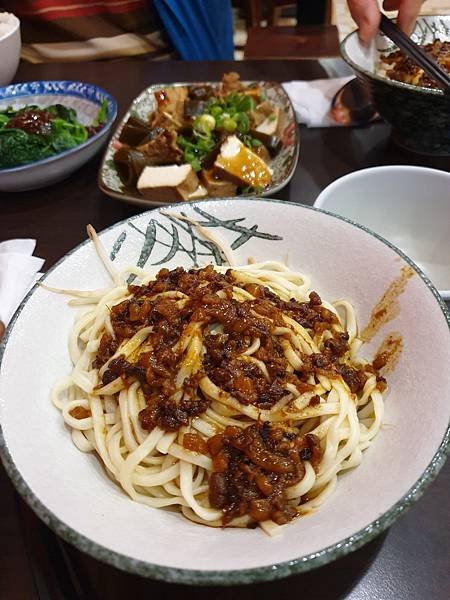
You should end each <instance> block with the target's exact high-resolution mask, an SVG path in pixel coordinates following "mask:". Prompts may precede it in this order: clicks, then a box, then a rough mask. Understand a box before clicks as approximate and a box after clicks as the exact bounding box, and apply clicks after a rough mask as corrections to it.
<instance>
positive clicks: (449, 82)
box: [380, 14, 450, 92]
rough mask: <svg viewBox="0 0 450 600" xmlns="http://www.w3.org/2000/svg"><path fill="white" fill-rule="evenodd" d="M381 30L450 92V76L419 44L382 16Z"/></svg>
mask: <svg viewBox="0 0 450 600" xmlns="http://www.w3.org/2000/svg"><path fill="white" fill-rule="evenodd" d="M380 30H381V31H382V32H383V33H384V34H385V35H387V37H388V38H389V39H391V40H392V41H393V42H394V43H395V44H397V46H398V47H399V48H400V49H401V50H403V52H404V53H405V54H407V55H408V56H409V57H410V58H411V59H412V60H413V61H414V62H415V63H417V64H418V65H419V67H422V69H423V70H424V71H425V73H426V74H427V75H429V76H430V77H432V78H433V79H434V80H435V81H436V82H437V83H438V84H439V85H440V87H441V88H443V89H444V90H445V91H447V92H449V91H450V75H448V73H446V72H445V71H444V69H442V68H441V67H440V66H439V65H438V64H437V63H436V62H435V61H434V60H433V59H432V58H431V57H430V56H429V55H428V54H427V53H426V52H425V50H423V48H421V47H420V46H419V45H418V44H416V43H415V42H413V41H412V39H410V38H409V37H408V36H407V35H406V34H405V33H403V31H402V30H401V29H399V28H398V27H397V25H396V24H395V23H394V22H393V21H391V20H390V19H388V18H387V17H386V16H385V15H383V14H382V15H381V22H380Z"/></svg>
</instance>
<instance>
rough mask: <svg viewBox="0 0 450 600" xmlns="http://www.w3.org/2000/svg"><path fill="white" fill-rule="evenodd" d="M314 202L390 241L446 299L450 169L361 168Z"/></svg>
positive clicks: (448, 288)
mask: <svg viewBox="0 0 450 600" xmlns="http://www.w3.org/2000/svg"><path fill="white" fill-rule="evenodd" d="M314 206H317V207H318V208H322V209H323V210H327V211H330V212H333V213H337V214H339V215H342V216H344V217H347V218H349V219H352V220H353V221H357V222H358V223H360V224H361V225H364V226H365V227H369V228H370V229H371V230H373V231H376V232H377V233H379V234H380V235H382V236H383V237H384V238H386V239H388V240H389V241H390V242H392V243H393V244H395V245H396V246H398V247H399V248H401V249H402V250H403V251H404V252H406V253H407V254H408V256H410V257H411V258H412V259H413V260H414V262H415V263H416V264H417V265H418V266H419V267H420V268H421V269H423V271H425V273H426V274H427V275H428V277H429V278H430V279H431V281H432V282H433V283H434V285H435V286H436V287H437V288H438V289H439V293H440V294H441V296H442V297H443V298H444V300H447V301H449V300H450V269H449V264H448V257H449V256H450V238H449V236H448V224H449V215H450V174H449V173H446V172H445V171H438V170H437V169H427V168H425V167H413V166H407V165H395V166H386V167H373V168H371V169H361V170H360V171H355V172H354V173H349V174H348V175H344V177H340V178H339V179H337V180H336V181H333V182H332V183H330V185H328V186H327V187H326V188H325V189H324V190H323V191H322V192H321V193H320V194H319V196H318V197H317V199H316V201H315V203H314Z"/></svg>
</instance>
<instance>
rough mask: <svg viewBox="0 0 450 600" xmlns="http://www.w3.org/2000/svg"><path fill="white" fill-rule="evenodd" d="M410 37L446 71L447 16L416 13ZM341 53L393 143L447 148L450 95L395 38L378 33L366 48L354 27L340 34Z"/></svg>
mask: <svg viewBox="0 0 450 600" xmlns="http://www.w3.org/2000/svg"><path fill="white" fill-rule="evenodd" d="M411 37H412V39H413V40H414V41H415V42H416V43H418V44H420V45H421V46H423V47H424V49H425V50H426V51H427V52H428V53H429V54H430V55H431V56H432V57H433V58H434V59H435V60H437V61H438V62H439V64H440V65H441V67H442V68H444V69H445V70H447V71H449V72H450V16H422V17H419V18H418V19H417V23H416V26H415V29H414V32H413V34H412V36H411ZM341 54H342V57H343V58H344V60H345V61H346V62H347V63H348V64H349V65H350V67H352V69H353V70H354V71H355V73H356V75H357V76H358V77H359V78H360V79H361V80H362V81H363V82H364V83H365V84H366V85H367V86H368V87H369V89H370V91H371V94H372V99H373V103H374V105H375V108H376V109H377V111H378V113H379V114H380V116H381V117H383V119H385V120H386V121H387V123H389V125H391V126H392V137H393V139H394V141H395V142H396V143H398V144H399V145H400V146H403V147H405V148H407V149H408V150H412V151H413V152H418V153H420V154H431V155H444V156H446V155H448V154H450V137H449V134H448V132H449V119H450V103H449V99H448V96H446V95H445V94H444V91H443V90H442V89H440V88H438V87H437V84H436V83H435V82H434V81H433V80H432V79H430V78H429V77H428V76H427V75H425V74H424V72H423V71H422V69H420V68H419V67H418V66H417V65H415V64H414V63H413V62H412V61H411V60H410V59H408V58H406V57H405V56H404V55H403V53H402V52H400V51H399V50H398V48H397V47H396V46H395V45H394V44H393V42H391V41H390V40H389V39H388V38H386V37H385V36H384V35H383V34H381V33H380V34H379V35H378V36H377V38H376V40H375V42H374V43H373V44H372V45H371V47H370V49H365V48H363V47H362V46H361V45H360V43H359V40H358V33H357V31H354V32H353V33H351V34H350V35H348V36H347V37H346V38H345V39H344V40H343V42H342V44H341Z"/></svg>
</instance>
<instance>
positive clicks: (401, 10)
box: [347, 0, 424, 44]
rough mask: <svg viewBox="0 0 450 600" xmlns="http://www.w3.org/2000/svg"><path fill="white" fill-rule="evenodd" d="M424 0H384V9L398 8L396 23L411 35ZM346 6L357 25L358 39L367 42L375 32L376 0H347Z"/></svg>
mask: <svg viewBox="0 0 450 600" xmlns="http://www.w3.org/2000/svg"><path fill="white" fill-rule="evenodd" d="M423 1H424V0H384V2H383V8H384V9H385V10H398V16H397V23H398V25H399V27H400V29H402V30H403V31H404V32H405V33H406V34H407V35H411V33H412V30H413V28H414V23H415V22H416V18H417V15H418V14H419V11H420V7H421V6H422V4H423ZM347 3H348V7H349V9H350V13H351V15H352V17H353V19H354V20H355V21H356V23H357V25H358V27H359V39H360V40H361V42H362V43H364V44H368V43H369V42H370V41H371V40H372V39H373V38H374V37H375V36H376V34H377V32H378V27H379V25H380V17H381V13H380V10H379V8H378V3H377V0H348V2H347Z"/></svg>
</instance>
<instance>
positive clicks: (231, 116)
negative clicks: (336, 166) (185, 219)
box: [98, 73, 299, 207]
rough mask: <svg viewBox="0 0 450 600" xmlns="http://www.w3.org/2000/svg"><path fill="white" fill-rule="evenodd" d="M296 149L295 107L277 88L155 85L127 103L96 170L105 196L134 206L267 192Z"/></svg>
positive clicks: (280, 182) (235, 80)
mask: <svg viewBox="0 0 450 600" xmlns="http://www.w3.org/2000/svg"><path fill="white" fill-rule="evenodd" d="M298 152H299V142H298V131H297V125H296V122H295V114H294V110H293V107H292V104H291V102H290V100H289V97H288V96H287V94H286V92H285V91H284V90H283V88H282V86H281V85H280V84H278V83H274V82H268V81H261V82H241V81H240V79H239V75H238V74H237V73H226V74H225V75H224V76H223V78H222V81H221V82H216V83H176V84H158V85H152V86H150V87H149V88H147V89H146V90H144V91H143V92H142V93H141V94H140V95H139V96H138V97H137V98H136V99H135V100H134V101H133V103H132V104H131V106H130V108H129V110H128V111H127V113H126V115H125V116H124V118H123V120H122V122H121V123H120V125H119V126H118V128H117V130H116V132H115V133H114V135H113V137H112V139H111V141H110V143H109V145H108V148H107V150H106V153H105V156H104V159H103V163H102V166H101V168H100V171H99V176H98V183H99V187H100V189H101V190H102V191H103V192H105V193H106V194H108V195H110V196H112V197H114V198H117V199H119V200H123V201H125V202H130V203H132V204H137V205H139V206H146V207H148V206H160V205H161V204H165V203H170V202H177V201H186V200H199V199H201V198H206V197H213V198H214V197H226V196H248V195H251V194H261V195H264V196H267V195H271V194H273V193H275V192H276V191H278V190H280V189H281V188H282V187H284V186H285V185H286V184H287V183H288V182H289V180H290V179H291V177H292V175H293V173H294V170H295V167H296V165H297V160H298Z"/></svg>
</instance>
